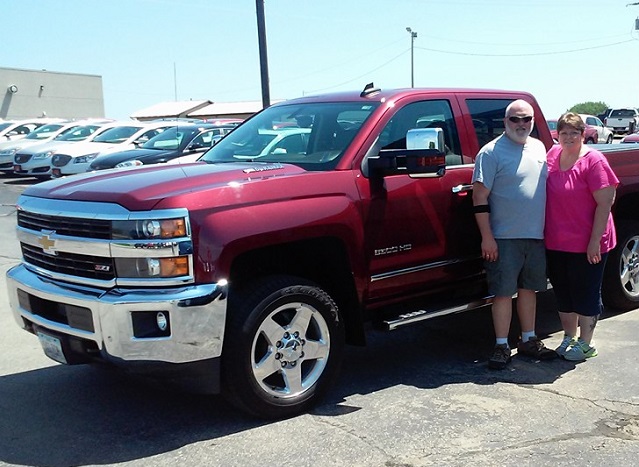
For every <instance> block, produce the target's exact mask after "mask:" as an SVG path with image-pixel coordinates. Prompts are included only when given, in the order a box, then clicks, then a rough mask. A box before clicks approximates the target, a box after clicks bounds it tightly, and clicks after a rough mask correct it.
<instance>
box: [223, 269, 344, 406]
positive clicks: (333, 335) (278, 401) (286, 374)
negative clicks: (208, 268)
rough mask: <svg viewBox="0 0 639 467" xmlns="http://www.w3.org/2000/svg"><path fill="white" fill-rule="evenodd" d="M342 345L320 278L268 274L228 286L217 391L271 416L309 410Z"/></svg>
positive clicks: (337, 363)
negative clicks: (239, 287)
mask: <svg viewBox="0 0 639 467" xmlns="http://www.w3.org/2000/svg"><path fill="white" fill-rule="evenodd" d="M343 350H344V325H343V322H342V320H341V319H340V316H339V312H338V309H337V306H336V304H335V302H334V301H333V300H332V299H331V297H330V296H329V295H328V294H327V293H326V292H324V291H323V290H322V289H321V288H320V287H318V286H317V285H315V284H313V283H311V282H308V281H306V280H303V279H300V278H295V277H290V276H272V277H267V278H264V279H262V280H260V281H259V282H257V283H254V284H251V285H250V287H244V289H243V290H237V291H234V290H231V291H230V294H229V311H228V317H227V323H226V331H225V333H224V347H223V351H222V386H223V387H222V391H223V394H224V396H225V397H226V398H227V399H228V400H229V401H230V402H231V403H233V404H234V405H235V406H236V407H238V408H239V409H241V410H243V411H245V412H247V413H249V414H252V415H255V416H258V417H261V418H268V419H279V418H287V417H290V416H293V415H296V414H298V413H301V412H304V411H306V410H308V409H309V408H310V407H311V406H312V405H313V404H315V403H316V402H317V400H318V399H319V398H321V396H322V395H323V394H324V393H325V392H326V391H327V390H328V389H329V388H330V387H331V385H332V384H333V381H334V379H335V376H336V375H337V373H338V370H339V367H340V364H341V360H342V354H343Z"/></svg>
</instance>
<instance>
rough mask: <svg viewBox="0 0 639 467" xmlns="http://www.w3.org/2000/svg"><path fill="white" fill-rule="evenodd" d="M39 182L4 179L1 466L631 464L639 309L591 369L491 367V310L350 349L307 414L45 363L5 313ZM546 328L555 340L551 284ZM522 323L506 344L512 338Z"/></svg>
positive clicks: (604, 326) (637, 412) (637, 447)
mask: <svg viewBox="0 0 639 467" xmlns="http://www.w3.org/2000/svg"><path fill="white" fill-rule="evenodd" d="M31 183H35V180H32V179H19V178H10V177H2V178H0V235H1V236H2V239H3V241H2V242H1V243H0V290H1V291H2V292H0V305H1V306H0V355H2V357H1V358H0V413H1V416H0V465H39V466H69V465H116V464H117V465H131V466H133V465H145V466H164V465H223V466H258V465H259V466H262V465H280V464H294V465H296V466H310V465H313V466H338V465H339V466H344V465H347V466H380V467H381V466H385V467H399V466H427V465H437V466H441V465H447V466H462V465H464V466H465V465H491V466H492V465H523V466H528V465H530V466H533V465H534V466H538V465H575V466H584V465H636V463H637V459H638V458H639V385H638V383H637V381H639V365H637V354H639V340H638V339H637V335H639V313H637V311H636V310H635V311H631V312H625V313H618V312H614V311H611V310H608V311H607V312H606V313H605V315H604V316H603V319H602V320H601V321H600V323H599V325H598V327H597V331H596V334H595V340H596V344H597V348H598V349H599V356H598V357H597V358H594V359H591V360H589V361H587V362H584V363H577V364H575V363H573V362H567V361H563V360H554V361H552V362H539V361H533V360H530V359H527V358H524V357H522V358H519V357H517V356H516V357H515V358H514V359H513V362H512V364H511V365H510V366H509V367H508V368H507V369H506V370H504V371H490V370H488V369H487V367H486V361H487V358H488V357H489V355H490V352H491V351H492V344H493V332H492V324H491V318H490V310H489V309H484V310H482V311H479V312H472V313H467V314H458V315H454V316H450V317H445V318H440V319H438V320H432V321H428V322H426V323H423V324H421V325H417V326H414V327H411V328H406V329H402V330H398V331H394V332H392V333H381V332H374V331H371V332H370V334H369V336H368V337H369V345H368V346H367V347H366V348H349V349H348V351H347V352H346V358H345V361H344V364H343V367H342V372H341V376H340V378H339V380H338V384H336V385H335V387H334V388H333V390H332V391H331V393H330V394H329V396H328V398H327V399H326V400H324V401H323V403H322V404H320V405H319V406H318V407H317V408H315V409H314V410H313V411H312V412H311V413H308V414H305V415H301V416H298V417H295V418H292V419H289V420H283V421H263V420H255V419H251V418H248V417H246V416H244V415H242V414H240V413H238V412H236V411H234V410H233V409H232V408H230V407H229V406H228V405H227V404H226V403H225V402H224V401H223V400H222V399H220V398H217V397H204V396H195V395H189V394H185V393H180V392H173V391H171V390H169V389H166V388H164V387H162V385H160V384H156V383H150V382H147V381H140V380H138V379H133V378H130V377H126V376H124V375H120V374H118V373H114V372H112V371H110V370H108V369H105V368H93V367H88V366H63V365H59V364H57V363H55V362H53V361H51V360H49V359H47V358H46V357H45V356H44V355H43V353H42V350H41V349H40V347H39V344H38V341H37V339H36V338H35V337H34V336H31V335H29V334H27V333H26V332H24V331H21V330H20V329H19V327H18V326H17V325H16V323H15V322H14V320H13V317H12V316H11V314H10V312H9V308H8V303H7V298H6V293H5V292H4V291H5V290H6V283H5V278H4V276H5V273H6V271H7V270H8V269H9V268H10V267H11V266H13V265H15V264H17V263H18V261H19V258H20V253H19V245H18V242H17V240H16V239H15V233H14V226H15V209H14V207H13V204H14V203H15V201H16V199H17V197H18V195H19V193H20V192H21V191H22V190H23V189H24V188H25V186H28V185H29V184H31ZM538 308H539V310H538V318H539V319H538V321H539V323H538V333H539V335H540V336H541V337H542V338H543V339H544V340H545V342H546V344H547V345H548V346H550V347H554V346H556V345H558V344H559V342H560V340H561V337H562V335H561V332H560V324H559V319H558V317H557V315H556V312H555V310H554V299H553V296H552V292H548V293H544V294H542V295H540V299H539V307H538ZM517 331H518V330H517V328H516V326H514V327H513V329H512V333H511V338H512V341H513V342H514V341H515V339H516V335H517Z"/></svg>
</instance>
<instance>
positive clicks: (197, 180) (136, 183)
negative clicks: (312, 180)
mask: <svg viewBox="0 0 639 467" xmlns="http://www.w3.org/2000/svg"><path fill="white" fill-rule="evenodd" d="M304 172H305V170H304V169H302V168H300V167H298V166H295V165H286V164H280V163H255V162H253V163H224V164H206V163H194V164H182V165H165V164H161V165H151V166H148V167H136V168H131V169H109V170H103V171H98V172H89V173H85V174H80V175H73V176H70V177H65V178H60V179H54V180H50V181H48V182H44V183H39V184H37V185H33V186H31V187H29V188H27V189H26V190H25V191H24V193H23V194H24V195H26V196H35V197H38V198H47V199H64V200H76V201H97V202H106V203H116V204H119V205H121V206H123V207H125V208H126V209H128V210H130V211H146V210H150V209H153V207H154V206H155V205H157V203H159V202H160V201H162V200H164V199H166V198H171V197H175V196H180V195H185V194H188V193H193V192H198V193H199V192H202V193H203V192H204V191H210V190H215V189H216V188H221V187H228V186H229V185H230V184H236V185H237V184H247V183H255V182H258V181H260V180H263V179H273V178H279V177H286V176H290V175H295V174H300V173H304Z"/></svg>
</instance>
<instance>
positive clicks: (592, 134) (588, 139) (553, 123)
mask: <svg viewBox="0 0 639 467" xmlns="http://www.w3.org/2000/svg"><path fill="white" fill-rule="evenodd" d="M548 128H550V136H552V139H553V140H554V141H555V143H559V137H558V135H557V120H556V119H554V120H553V119H551V120H548ZM598 139H599V136H598V134H597V129H596V128H595V127H592V126H590V125H586V130H585V131H584V143H586V144H595V143H597V140H598Z"/></svg>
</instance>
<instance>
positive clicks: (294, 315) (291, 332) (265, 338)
mask: <svg viewBox="0 0 639 467" xmlns="http://www.w3.org/2000/svg"><path fill="white" fill-rule="evenodd" d="M329 352H330V331H329V327H328V325H327V323H326V321H325V319H324V317H323V316H322V314H321V313H320V312H319V311H318V310H317V309H315V308H314V307H313V306H311V305H310V304H308V303H302V302H290V303H286V304H284V305H282V306H280V307H278V308H276V309H275V310H273V311H272V312H271V313H270V314H269V315H268V316H267V317H266V318H265V319H264V321H262V323H261V324H260V326H259V328H258V330H257V332H256V333H255V337H254V338H253V344H252V348H251V366H252V370H253V376H254V378H255V381H256V382H257V383H258V384H259V385H260V387H261V388H262V389H263V390H264V391H265V392H266V393H268V394H269V395H271V396H274V397H279V398H287V397H295V396H299V395H300V394H302V393H304V392H305V391H306V390H308V389H309V388H310V387H312V386H313V385H314V384H315V383H316V382H317V380H318V379H319V378H320V377H321V376H322V373H323V371H324V367H325V366H326V364H327V362H328V356H329Z"/></svg>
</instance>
